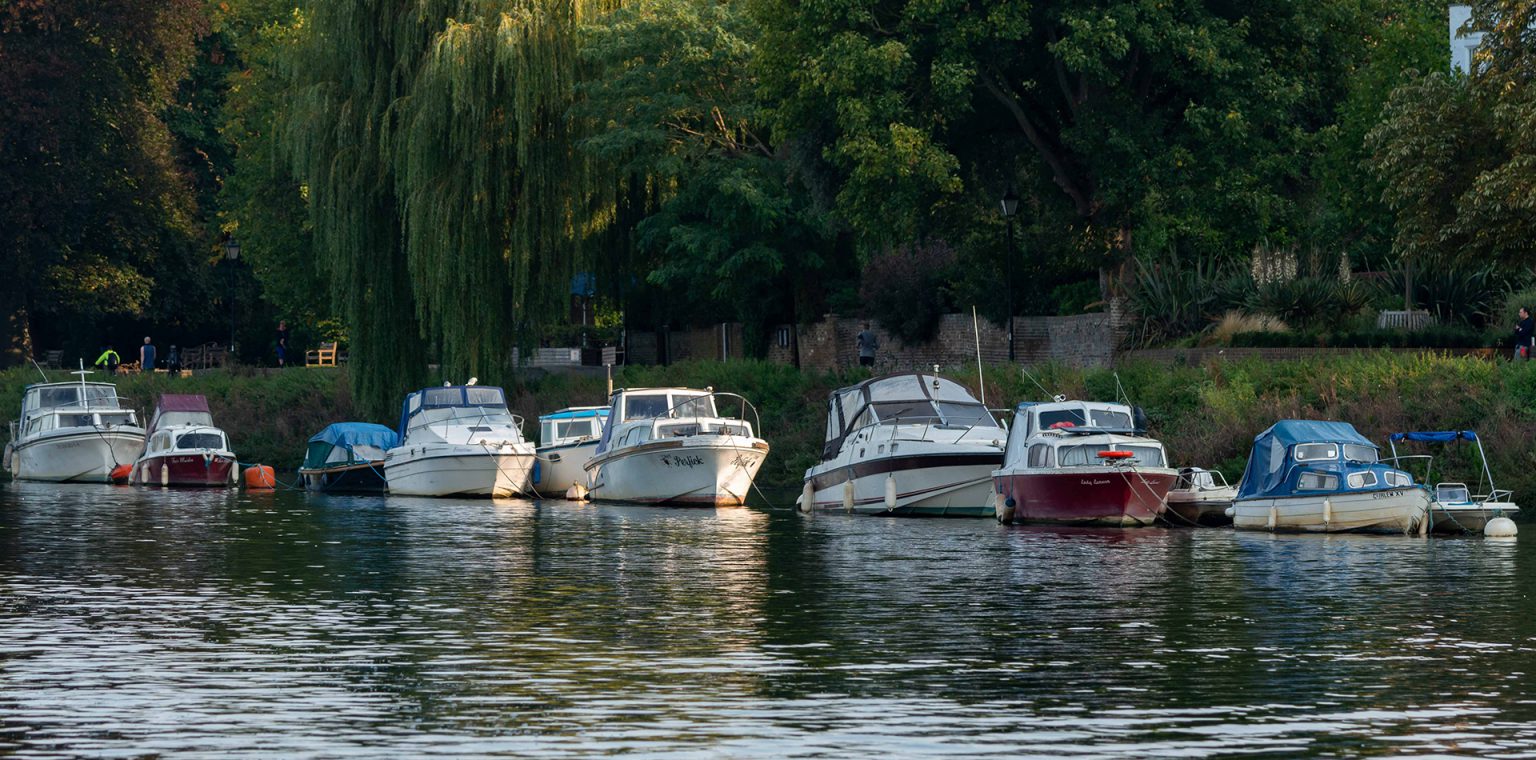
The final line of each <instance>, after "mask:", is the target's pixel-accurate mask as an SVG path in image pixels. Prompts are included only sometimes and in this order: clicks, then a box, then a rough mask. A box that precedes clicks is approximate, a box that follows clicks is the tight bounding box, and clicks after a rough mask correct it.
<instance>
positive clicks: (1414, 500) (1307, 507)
mask: <svg viewBox="0 0 1536 760" xmlns="http://www.w3.org/2000/svg"><path fill="white" fill-rule="evenodd" d="M1325 502H1326V503H1325ZM1429 506H1430V498H1429V494H1428V493H1427V492H1425V491H1424V490H1423V489H1420V488H1400V489H1396V490H1390V491H1363V492H1358V493H1345V494H1329V495H1328V496H1327V497H1326V498H1324V497H1321V496H1292V497H1285V498H1277V499H1246V500H1238V501H1235V502H1233V504H1232V513H1233V514H1232V527H1234V528H1237V529H1238V530H1270V531H1277V532H1305V533H1348V532H1358V533H1411V532H1413V531H1415V530H1418V529H1419V527H1420V524H1421V523H1423V521H1424V519H1425V516H1426V515H1427V514H1428V512H1429Z"/></svg>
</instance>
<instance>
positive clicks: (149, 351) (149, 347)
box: [139, 335, 155, 372]
mask: <svg viewBox="0 0 1536 760" xmlns="http://www.w3.org/2000/svg"><path fill="white" fill-rule="evenodd" d="M139 371H140V372H154V371H155V344H154V342H153V341H151V340H150V339H149V336H148V335H146V336H144V345H142V346H139Z"/></svg>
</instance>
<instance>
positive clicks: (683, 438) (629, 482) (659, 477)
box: [586, 388, 768, 506]
mask: <svg viewBox="0 0 1536 760" xmlns="http://www.w3.org/2000/svg"><path fill="white" fill-rule="evenodd" d="M720 397H724V398H728V399H734V400H736V401H738V402H740V403H741V405H742V407H743V408H744V409H746V408H750V405H749V404H747V403H746V400H745V399H742V398H741V397H740V396H737V395H736V394H733V393H716V392H714V391H712V390H707V389H706V390H695V389H692V388H625V389H619V390H617V391H615V392H614V393H613V397H612V400H611V402H610V404H609V406H608V426H607V427H606V428H604V430H603V437H602V439H601V441H599V443H598V447H597V451H596V452H595V453H594V454H593V456H592V458H591V459H589V460H588V461H587V464H586V471H587V475H588V477H589V478H590V481H591V489H592V490H591V496H592V498H593V499H600V500H606V501H632V502H639V503H645V504H679V505H695V506H740V505H742V504H745V503H746V500H747V491H748V490H750V489H751V487H752V480H753V478H755V477H757V471H758V468H760V467H762V465H763V460H764V459H766V458H767V456H768V442H767V441H765V440H763V439H761V438H758V437H757V436H756V435H755V434H754V430H755V428H754V427H753V425H752V424H751V423H749V422H747V421H746V420H745V419H742V418H736V417H725V416H723V415H722V414H721V413H720V411H719V410H718V409H717V408H716V404H715V401H716V399H717V398H720Z"/></svg>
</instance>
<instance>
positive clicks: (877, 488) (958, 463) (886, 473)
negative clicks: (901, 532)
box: [801, 449, 1003, 517]
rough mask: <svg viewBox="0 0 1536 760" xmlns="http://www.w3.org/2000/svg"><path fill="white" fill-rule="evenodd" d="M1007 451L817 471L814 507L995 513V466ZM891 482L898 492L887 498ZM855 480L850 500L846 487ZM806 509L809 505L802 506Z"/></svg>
mask: <svg viewBox="0 0 1536 760" xmlns="http://www.w3.org/2000/svg"><path fill="white" fill-rule="evenodd" d="M1002 463H1003V452H1002V451H999V450H996V449H992V450H988V451H980V452H966V453H955V454H946V453H937V454H936V453H923V454H914V455H910V456H887V457H881V458H878V459H870V460H866V461H863V462H859V463H857V464H851V465H843V466H841V467H833V468H828V469H826V470H824V471H822V472H819V473H818V472H816V471H815V470H814V469H813V470H812V475H811V477H810V478H809V482H810V484H811V489H812V501H813V504H812V505H811V506H812V508H814V509H818V510H822V511H828V512H845V511H846V512H856V513H859V514H889V515H895V516H928V517H991V516H992V514H993V511H994V510H993V506H992V471H993V470H996V469H997V468H998V467H999V466H1000V465H1001V464H1002ZM887 481H892V483H893V485H894V491H895V494H894V495H895V499H894V505H893V504H891V503H888V502H887V495H888V493H887V492H888V490H890V488H891V486H887ZM849 483H851V484H852V486H851V487H852V491H853V492H852V494H851V496H852V498H851V503H850V499H849V498H848V496H849V494H848V493H847V490H848V488H849V485H848V484H849ZM801 508H802V509H803V508H804V505H801Z"/></svg>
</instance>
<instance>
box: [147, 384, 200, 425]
mask: <svg viewBox="0 0 1536 760" xmlns="http://www.w3.org/2000/svg"><path fill="white" fill-rule="evenodd" d="M172 425H208V426H209V427H212V426H213V415H212V414H210V413H209V412H208V399H206V398H204V397H202V396H199V395H195V394H190V393H162V394H160V398H159V399H157V400H156V401H155V417H154V419H152V420H150V422H149V434H150V435H154V433H155V431H156V430H160V429H162V428H167V427H170V426H172Z"/></svg>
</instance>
